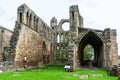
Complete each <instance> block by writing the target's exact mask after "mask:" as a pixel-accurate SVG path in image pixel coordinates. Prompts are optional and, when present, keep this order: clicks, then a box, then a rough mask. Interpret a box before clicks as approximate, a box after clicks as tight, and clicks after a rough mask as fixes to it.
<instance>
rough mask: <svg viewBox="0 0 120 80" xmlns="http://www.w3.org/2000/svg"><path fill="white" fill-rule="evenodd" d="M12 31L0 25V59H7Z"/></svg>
mask: <svg viewBox="0 0 120 80" xmlns="http://www.w3.org/2000/svg"><path fill="white" fill-rule="evenodd" d="M11 35H12V31H10V30H8V29H5V28H3V27H0V61H5V60H6V59H8V55H9V53H8V50H9V47H10V38H11Z"/></svg>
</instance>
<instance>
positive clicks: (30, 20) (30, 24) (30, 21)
mask: <svg viewBox="0 0 120 80" xmlns="http://www.w3.org/2000/svg"><path fill="white" fill-rule="evenodd" d="M31 26H32V14H30V19H29V27H31Z"/></svg>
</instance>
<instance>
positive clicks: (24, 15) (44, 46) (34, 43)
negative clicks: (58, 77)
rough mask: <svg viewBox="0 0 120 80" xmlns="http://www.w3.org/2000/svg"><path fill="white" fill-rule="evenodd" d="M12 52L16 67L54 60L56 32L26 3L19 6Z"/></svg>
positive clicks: (36, 64) (44, 63)
mask: <svg viewBox="0 0 120 80" xmlns="http://www.w3.org/2000/svg"><path fill="white" fill-rule="evenodd" d="M10 53H11V55H12V59H13V60H14V61H15V66H16V68H23V67H25V66H27V67H30V66H31V67H36V66H42V65H46V64H49V63H50V62H51V61H53V60H54V53H55V33H54V32H53V31H52V29H51V28H50V27H49V26H48V25H47V24H46V23H45V22H44V21H42V19H40V18H39V17H38V16H37V15H36V14H35V13H34V12H33V11H32V10H31V9H30V8H29V7H28V6H27V5H25V4H23V5H21V6H19V7H18V14H17V21H16V25H15V28H14V32H13V35H12V37H11V51H10Z"/></svg>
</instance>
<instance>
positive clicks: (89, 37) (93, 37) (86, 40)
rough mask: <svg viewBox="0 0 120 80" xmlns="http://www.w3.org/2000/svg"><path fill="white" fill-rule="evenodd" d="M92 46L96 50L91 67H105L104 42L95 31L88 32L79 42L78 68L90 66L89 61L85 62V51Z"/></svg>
mask: <svg viewBox="0 0 120 80" xmlns="http://www.w3.org/2000/svg"><path fill="white" fill-rule="evenodd" d="M88 44H90V45H91V46H92V47H93V49H94V59H93V60H92V63H91V65H92V66H95V67H99V68H100V67H102V66H103V60H104V56H103V42H102V40H101V38H100V37H99V36H98V35H97V33H96V32H94V31H89V32H87V33H86V34H85V35H84V36H83V37H82V39H81V40H80V42H79V47H78V61H79V65H78V66H86V64H89V61H86V60H84V49H85V47H86V46H87V45H88Z"/></svg>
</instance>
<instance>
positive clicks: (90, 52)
mask: <svg viewBox="0 0 120 80" xmlns="http://www.w3.org/2000/svg"><path fill="white" fill-rule="evenodd" d="M93 59H94V48H93V47H92V46H91V45H90V44H88V45H86V47H85V48H84V60H93Z"/></svg>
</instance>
